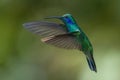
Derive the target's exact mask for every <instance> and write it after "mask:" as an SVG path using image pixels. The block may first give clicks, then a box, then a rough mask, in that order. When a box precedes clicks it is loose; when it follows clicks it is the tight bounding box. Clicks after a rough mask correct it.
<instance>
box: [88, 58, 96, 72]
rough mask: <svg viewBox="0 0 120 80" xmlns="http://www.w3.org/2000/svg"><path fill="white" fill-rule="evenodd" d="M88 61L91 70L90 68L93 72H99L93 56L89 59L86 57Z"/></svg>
mask: <svg viewBox="0 0 120 80" xmlns="http://www.w3.org/2000/svg"><path fill="white" fill-rule="evenodd" d="M86 59H87V62H88V65H89V68H90V69H91V70H92V71H95V72H97V68H96V64H95V61H94V58H93V56H89V57H88V56H86Z"/></svg>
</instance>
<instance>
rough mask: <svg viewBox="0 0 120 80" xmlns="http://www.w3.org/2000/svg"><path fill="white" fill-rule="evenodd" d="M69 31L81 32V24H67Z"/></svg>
mask: <svg viewBox="0 0 120 80" xmlns="http://www.w3.org/2000/svg"><path fill="white" fill-rule="evenodd" d="M66 27H67V30H68V32H69V33H73V32H80V29H79V26H77V24H69V23H68V24H66Z"/></svg>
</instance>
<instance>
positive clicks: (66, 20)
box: [61, 14, 75, 24]
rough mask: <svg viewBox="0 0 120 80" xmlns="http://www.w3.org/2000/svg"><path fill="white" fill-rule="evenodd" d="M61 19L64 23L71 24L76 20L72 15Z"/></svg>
mask: <svg viewBox="0 0 120 80" xmlns="http://www.w3.org/2000/svg"><path fill="white" fill-rule="evenodd" d="M61 19H62V21H63V22H64V23H70V24H74V23H75V20H74V18H73V17H72V15H71V14H64V15H63V16H62V18H61Z"/></svg>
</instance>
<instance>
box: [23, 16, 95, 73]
mask: <svg viewBox="0 0 120 80" xmlns="http://www.w3.org/2000/svg"><path fill="white" fill-rule="evenodd" d="M50 18H57V19H60V20H61V21H62V22H63V23H64V24H58V23H54V22H47V21H36V22H30V23H25V24H23V26H25V28H27V29H28V30H30V31H31V32H33V33H35V34H38V35H40V36H42V37H43V38H42V39H41V41H42V42H45V43H47V44H51V45H54V46H57V47H60V48H66V49H78V50H80V51H82V52H83V53H84V54H85V56H86V59H87V62H88V65H89V67H90V69H91V70H92V71H95V72H97V69H96V65H95V61H94V58H93V47H92V44H91V42H90V41H89V39H88V37H87V36H86V34H85V33H84V32H83V30H82V29H81V28H80V27H79V26H78V24H77V23H76V21H75V19H74V18H73V17H72V15H71V14H65V15H63V16H52V17H48V18H47V19H50Z"/></svg>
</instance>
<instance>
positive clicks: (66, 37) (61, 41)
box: [42, 34, 81, 50]
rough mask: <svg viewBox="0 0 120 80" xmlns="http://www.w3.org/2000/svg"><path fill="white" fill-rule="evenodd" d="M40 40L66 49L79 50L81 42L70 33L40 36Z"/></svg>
mask: <svg viewBox="0 0 120 80" xmlns="http://www.w3.org/2000/svg"><path fill="white" fill-rule="evenodd" d="M42 42H44V43H47V44H51V45H54V46H57V47H60V48H66V49H79V50H80V48H81V44H80V43H79V41H78V40H77V39H76V37H74V36H72V35H70V34H63V35H57V36H51V37H46V38H42Z"/></svg>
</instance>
